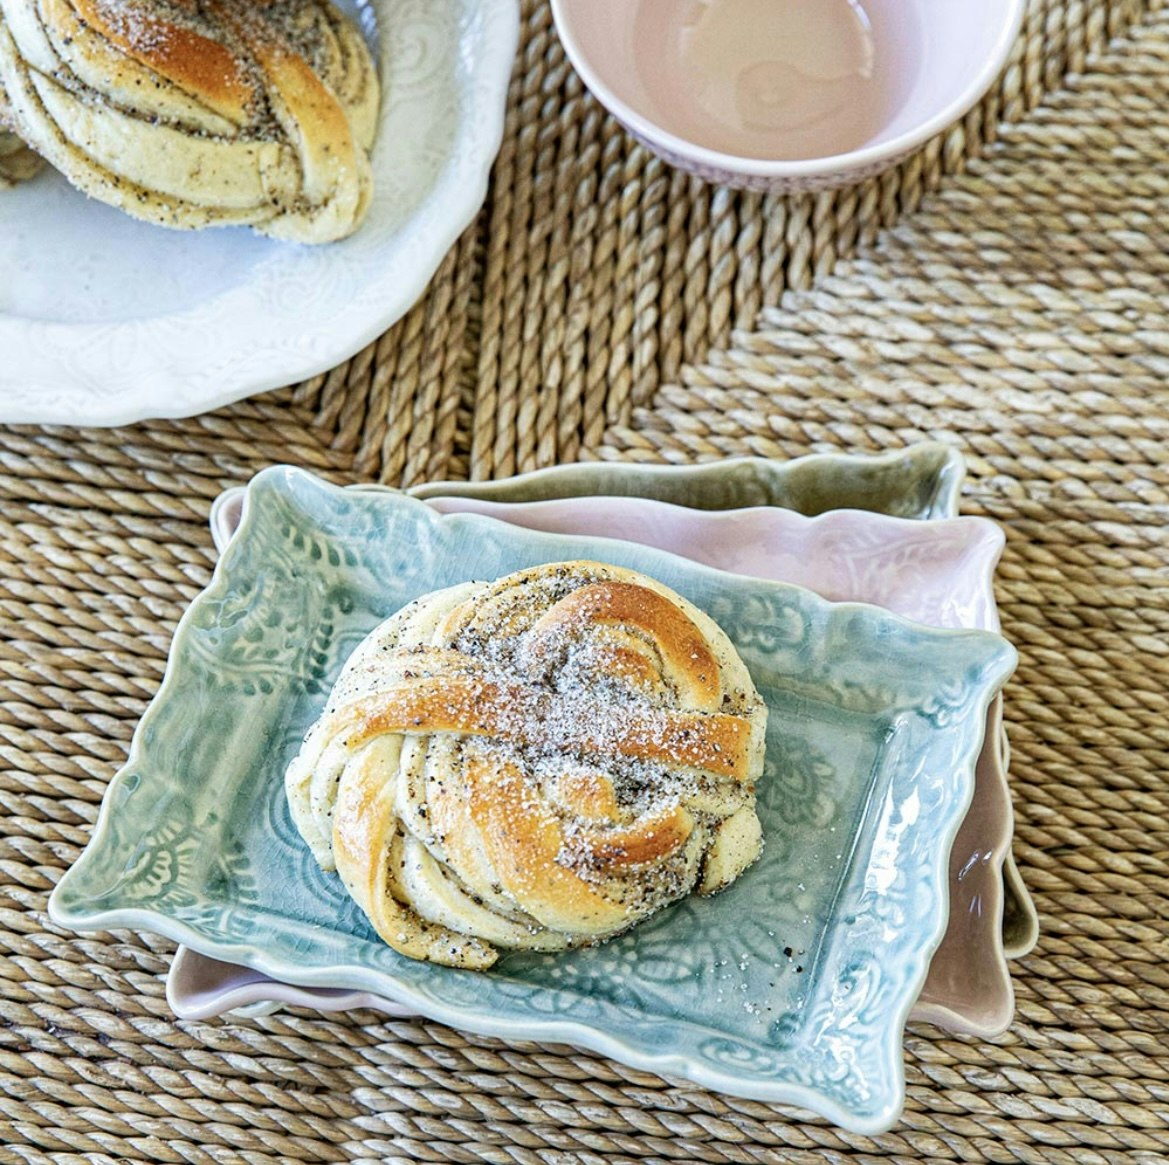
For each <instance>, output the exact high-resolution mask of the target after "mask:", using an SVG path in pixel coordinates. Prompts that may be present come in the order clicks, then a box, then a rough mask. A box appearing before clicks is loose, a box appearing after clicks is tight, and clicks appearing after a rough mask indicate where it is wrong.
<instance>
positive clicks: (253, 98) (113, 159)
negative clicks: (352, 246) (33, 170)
mask: <svg viewBox="0 0 1169 1165" xmlns="http://www.w3.org/2000/svg"><path fill="white" fill-rule="evenodd" d="M0 85H2V86H3V88H4V89H5V90H6V91H7V94H8V99H9V102H10V104H11V121H12V126H11V128H12V129H14V130H15V131H16V132H17V133H18V134H19V135H20V136H21V137H22V138H24V140H25V141H26V142H27V143H28V144H29V145H30V146H32V147H33V148H34V149H35V150H36V151H37V153H39V154H40V155H42V156H43V157H44V158H45V159H46V160H47V161H49V162H50V163H51V164H52V165H53V166H54V167H55V168H56V169H58V170H60V171H61V173H62V174H64V175H65V177H66V178H67V179H68V180H69V181H70V182H71V183H72V184H73V185H75V186H76V187H78V188H79V189H80V190H83V191H84V192H85V193H86V194H88V195H90V196H92V197H93V198H97V199H99V200H101V201H102V202H107V203H110V204H111V205H113V206H116V207H119V208H120V209H122V210H124V211H126V212H127V213H128V214H131V215H134V216H135V217H137V218H141V219H146V220H147V221H150V222H153V223H158V224H160V225H163V226H168V227H177V228H197V227H206V226H228V225H247V226H252V227H254V228H255V229H256V230H258V231H261V232H263V233H264V234H268V235H271V236H273V237H276V238H281V239H289V240H295V241H298V242H305V243H324V242H330V241H333V240H336V239H339V238H342V237H344V236H345V235H348V234H350V233H351V232H352V231H354V230H356V229H357V227H358V226H359V225H360V224H361V221H362V219H363V218H364V216H365V213H366V210H367V208H368V206H369V202H370V198H371V192H372V177H371V170H370V164H369V156H368V153H369V150H370V148H371V147H372V144H373V138H374V132H375V128H376V120H377V109H378V101H379V91H378V79H377V74H376V70H375V68H374V64H373V61H372V60H371V58H370V55H369V52H368V50H367V48H366V46H365V42H364V40H363V39H362V36H361V33H360V31H359V30H358V29H357V28H356V26H354V25H353V24H352V23H351V22H350V21H349V20H348V19H347V18H346V17H345V16H344V15H343V14H342V13H341V12H340V11H339V10H338V9H337V8H335V7H334V6H333V5H332V4H331V3H330V2H329V0H0Z"/></svg>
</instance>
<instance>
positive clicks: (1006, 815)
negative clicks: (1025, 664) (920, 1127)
mask: <svg viewBox="0 0 1169 1165" xmlns="http://www.w3.org/2000/svg"><path fill="white" fill-rule="evenodd" d="M241 500H242V491H241V492H237V491H228V493H227V494H225V495H223V497H221V499H220V500H219V502H218V503H217V505H216V506H215V508H214V510H213V513H212V528H213V532H214V534H215V538H216V542H217V544H219V545H220V547H222V546H223V545H224V544H225V543H226V541H227V539H228V538H229V537H230V535H231V533H232V532H233V531H234V529H235V526H236V524H237V523H238V521H239V506H240V502H241ZM429 504H430V505H432V506H434V508H435V509H437V510H439V511H441V512H443V513H455V512H461V513H479V514H484V515H488V516H490V517H493V518H496V519H501V520H505V521H508V522H511V523H513V524H515V525H519V526H524V527H527V528H529V529H535V530H545V531H550V532H559V533H576V534H603V535H605V536H607V537H614V538H621V539H624V540H626V541H632V542H639V543H643V544H645V545H649V546H655V547H658V548H660V549H664V550H669V551H672V552H674V553H678V554H683V555H686V556H687V557H689V558H691V559H694V560H696V561H699V562H703V563H706V564H708V565H711V566H716V567H719V568H721V569H724V570H731V571H735V572H737V573H740V574H749V575H754V576H757V577H761V578H768V579H774V580H777V581H781V582H788V583H795V584H798V585H801V586H805V587H808V588H809V589H811V590H814V591H816V592H817V593H819V594H820V595H822V596H824V597H825V598H827V599H831V600H834V601H858V602H868V603H873V604H875V605H878V606H882V607H885V608H886V609H888V610H891V611H894V612H895V613H897V614H899V615H903V616H905V617H907V618H910V619H914V620H915V621H917V622H920V623H925V624H927V625H930V626H935V627H953V628H961V627H966V628H979V629H983V630H991V631H997V630H998V629H999V620H998V614H997V611H996V608H995V603H994V593H993V582H992V580H993V574H994V569H995V566H996V564H997V562H998V559H999V556H1000V554H1001V552H1002V547H1003V535H1002V532H1001V531H1000V530H999V528H998V527H997V526H996V525H995V524H994V523H992V522H988V521H985V520H983V519H979V518H952V519H948V520H942V521H930V522H918V521H912V520H909V519H903V518H892V517H888V516H885V515H880V514H873V513H866V512H862V511H855V510H834V511H830V512H828V513H826V514H823V515H821V516H819V517H816V518H806V517H804V516H802V515H800V514H797V513H794V512H793V511H789V510H783V509H777V508H773V507H760V508H755V509H747V510H728V511H721V512H720V511H715V512H709V511H700V510H692V509H688V508H686V507H683V506H676V505H670V504H667V503H664V502H658V501H651V500H647V499H645V498H634V497H606V498H597V497H585V498H562V499H557V500H554V501H542V502H529V503H502V502H491V501H482V500H477V499H472V498H465V497H463V498H455V497H446V498H432V499H430V500H429ZM1001 717H1002V702H1001V698H1000V699H996V700H995V701H994V702H993V704H992V705H991V708H990V710H989V713H988V718H987V730H986V737H985V743H984V747H983V750H982V754H981V756H980V758H979V762H978V767H977V770H976V775H975V792H974V798H973V801H972V803H971V805H970V808H969V811H968V813H967V816H966V819H965V821H964V823H963V825H962V827H961V829H960V831H959V833H958V836H957V838H956V839H955V842H954V847H953V850H952V853H951V859H950V917H949V924H948V927H947V930H946V933H945V935H944V937H943V939H942V942H941V944H940V945H939V947H938V949H937V951H936V952H935V954H934V958H933V961H932V962H931V964H930V969H929V974H928V976H927V979H926V983H925V986H924V988H923V990H922V993H921V995H920V997H919V999H918V1002H917V1004H916V1005H915V1007H914V1010H913V1013H912V1016H911V1018H913V1019H918V1020H927V1021H930V1022H933V1023H936V1024H938V1025H939V1026H941V1027H944V1028H946V1029H947V1030H949V1031H953V1032H960V1033H966V1034H972V1035H978V1036H984V1037H986V1036H992V1035H997V1034H999V1033H1001V1032H1002V1031H1003V1030H1005V1028H1006V1027H1007V1026H1008V1025H1009V1023H1010V1020H1011V1016H1012V1013H1013V1011H1014V994H1013V991H1012V988H1011V980H1010V975H1009V972H1008V969H1007V962H1006V957H1005V954H1004V951H1003V942H1002V929H1001V928H1002V913H1003V874H1002V870H1003V861H1004V857H1005V855H1006V854H1007V852H1008V850H1009V847H1010V843H1011V838H1012V835H1013V818H1012V811H1011V802H1010V795H1009V791H1008V788H1007V781H1006V767H1005V757H1004V755H1003V735H1002V730H1001V729H1002V725H1001ZM167 996H168V999H169V1001H170V1003H171V1006H172V1007H173V1008H174V1010H175V1012H176V1013H177V1014H179V1015H181V1016H184V1017H187V1018H204V1017H207V1016H210V1015H216V1014H220V1013H222V1012H224V1011H227V1010H232V1009H236V1008H243V1007H248V1006H251V1007H254V1008H256V1007H258V1008H264V1007H270V1006H271V1005H273V1004H276V1005H280V1004H285V1005H302V1006H311V1007H315V1008H318V1009H320V1010H330V1011H335V1010H344V1009H349V1008H353V1007H361V1006H371V1007H376V1008H378V1009H380V1010H382V1011H385V1012H387V1013H390V1014H398V1015H400V1014H403V1010H402V1008H401V1007H400V1006H399V1005H398V1004H395V1003H392V1002H391V1001H389V1000H383V999H380V998H377V997H372V996H368V995H365V994H361V993H355V992H347V991H327V990H322V989H320V988H315V989H314V988H302V987H293V986H290V985H288V984H284V983H278V982H276V981H274V980H272V979H268V978H266V977H265V976H263V975H260V974H258V973H257V972H255V971H251V970H247V969H245V968H241V967H235V966H232V965H230V964H226V963H220V962H218V961H216V960H213V959H208V958H206V957H205V956H202V955H199V954H197V953H195V952H192V951H190V950H187V949H184V948H180V950H179V953H178V955H177V956H176V958H175V961H174V963H173V965H172V968H171V974H170V977H169V979H168V984H167Z"/></svg>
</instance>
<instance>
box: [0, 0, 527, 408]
mask: <svg viewBox="0 0 1169 1165" xmlns="http://www.w3.org/2000/svg"><path fill="white" fill-rule="evenodd" d="M341 7H343V8H346V9H347V10H349V11H350V13H351V14H354V15H356V16H357V17H358V18H359V19H360V20H361V23H362V26H363V27H364V28H365V29H366V31H367V35H368V39H369V40H370V42H371V44H372V45H373V46H374V47H375V50H376V53H377V58H378V63H379V71H380V74H381V78H382V87H383V98H382V111H381V119H380V124H379V129H378V137H377V143H376V146H375V148H374V153H373V168H374V181H375V185H376V191H375V195H374V201H373V205H372V206H371V208H370V212H369V217H368V218H367V220H366V222H365V223H364V224H363V225H362V227H361V229H360V230H359V231H357V233H356V234H354V235H352V236H351V237H350V238H348V239H346V240H344V241H342V242H339V243H333V244H329V245H326V246H318V247H306V246H298V245H296V244H290V243H282V242H277V241H274V240H271V239H265V238H262V237H260V236H258V235H255V234H253V233H252V232H250V231H248V230H246V229H242V228H231V229H218V230H205V231H197V232H182V231H169V230H166V229H164V228H162V227H156V226H151V225H148V224H146V223H141V222H138V221H136V220H134V219H131V218H129V217H128V216H126V215H124V214H122V213H121V212H119V211H117V210H114V209H112V208H110V207H108V206H105V205H103V204H101V203H98V202H94V201H91V200H89V199H87V198H85V197H84V196H83V195H81V194H79V193H78V192H77V191H75V190H74V189H73V188H72V187H70V186H69V185H68V183H66V182H65V180H64V179H63V178H61V177H60V176H59V175H57V174H55V173H53V172H51V171H50V172H45V173H42V174H41V175H40V176H39V177H38V178H36V179H35V180H33V181H31V182H26V183H24V184H22V185H20V186H17V187H16V188H15V189H13V190H9V191H5V192H4V193H3V194H0V421H7V422H40V423H49V424H52V423H65V424H89V425H116V424H124V423H128V422H130V421H135V420H140V419H142V418H144V417H160V416H168V417H178V416H190V415H193V414H195V413H199V412H205V411H207V410H210V409H213V408H217V407H219V406H220V405H224V404H227V403H229V402H230V401H233V400H239V399H241V398H242V397H245V396H249V395H251V394H252V393H256V392H262V391H264V390H266V389H270V388H276V387H279V386H281V385H284V384H289V383H292V382H294V381H297V380H302V379H304V378H305V377H308V376H312V375H315V374H316V373H318V372H322V371H324V370H325V369H327V368H331V367H333V366H334V365H336V364H338V363H340V362H341V361H342V360H345V359H347V358H348V357H350V356H352V355H353V353H355V352H357V351H358V350H359V349H360V348H362V347H363V346H364V345H365V344H367V343H369V342H370V341H371V340H373V339H374V338H376V337H377V336H378V335H380V334H381V333H382V332H383V331H384V330H385V329H386V328H388V327H389V326H390V325H391V324H392V323H394V322H395V321H396V320H398V319H399V318H400V317H401V316H402V315H404V314H405V313H406V312H407V311H408V310H409V308H410V307H411V306H412V305H413V304H414V302H415V301H416V300H417V299H418V297H419V296H420V295H421V294H422V291H423V290H424V288H425V287H426V284H427V283H428V282H429V280H430V278H431V276H432V275H433V274H434V272H435V269H436V268H437V267H438V264H439V262H440V261H441V260H442V257H443V255H444V254H446V252H447V251H448V250H449V248H450V247H451V245H452V244H453V243H454V241H455V240H456V239H457V238H458V236H459V234H460V233H461V232H462V231H463V229H464V228H465V227H466V226H467V224H468V223H469V222H470V221H471V220H472V218H473V217H474V215H475V214H476V212H477V211H478V208H479V206H480V205H481V203H482V201H483V197H484V193H485V191H486V188H487V178H488V174H489V171H490V168H491V164H492V162H493V161H494V158H495V154H496V152H497V151H498V149H499V143H500V140H501V138H502V133H503V115H504V107H505V103H506V97H507V87H508V80H509V77H510V74H511V66H512V61H513V59H514V56H515V46H516V42H517V39H518V35H519V6H518V3H517V0H341Z"/></svg>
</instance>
